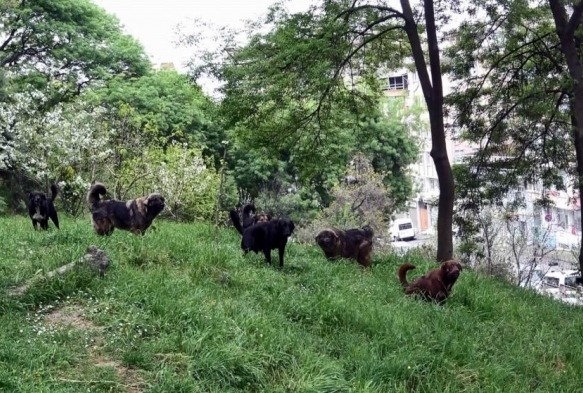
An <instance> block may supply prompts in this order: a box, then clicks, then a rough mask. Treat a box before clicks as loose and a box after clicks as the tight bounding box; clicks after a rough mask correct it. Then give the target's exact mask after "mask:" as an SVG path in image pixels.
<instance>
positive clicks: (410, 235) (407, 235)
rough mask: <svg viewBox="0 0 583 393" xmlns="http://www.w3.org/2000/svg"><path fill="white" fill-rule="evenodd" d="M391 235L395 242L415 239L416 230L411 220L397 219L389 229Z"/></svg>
mask: <svg viewBox="0 0 583 393" xmlns="http://www.w3.org/2000/svg"><path fill="white" fill-rule="evenodd" d="M389 234H390V236H391V239H392V240H393V241H396V240H405V239H408V240H412V239H415V229H414V228H413V221H411V219H410V218H397V219H396V220H395V221H393V223H392V224H391V226H390V228H389Z"/></svg>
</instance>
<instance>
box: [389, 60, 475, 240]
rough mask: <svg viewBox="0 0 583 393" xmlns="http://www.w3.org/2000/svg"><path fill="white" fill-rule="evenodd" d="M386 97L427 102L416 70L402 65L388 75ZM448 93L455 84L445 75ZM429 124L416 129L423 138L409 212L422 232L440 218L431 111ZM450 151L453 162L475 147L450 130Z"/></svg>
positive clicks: (413, 167) (410, 102)
mask: <svg viewBox="0 0 583 393" xmlns="http://www.w3.org/2000/svg"><path fill="white" fill-rule="evenodd" d="M386 81H387V82H386V83H387V84H386V87H385V91H384V93H385V97H386V98H387V99H392V98H402V99H404V104H405V106H406V107H411V106H413V105H414V104H416V103H417V104H423V105H425V99H424V97H423V91H422V89H421V85H420V83H419V78H418V76H417V72H416V71H410V70H408V69H405V68H403V69H401V70H398V71H393V72H391V73H389V74H388V76H387V77H386ZM443 90H444V95H446V94H448V93H449V92H450V91H451V85H450V83H449V81H448V80H447V78H446V77H444V78H443ZM424 120H425V123H426V127H424V128H423V129H422V130H415V131H413V130H412V132H416V133H417V137H418V138H419V140H420V146H419V147H420V149H419V157H418V160H417V162H416V163H415V164H413V165H411V167H410V170H411V173H412V175H413V179H414V184H415V193H414V197H413V199H412V200H411V201H410V204H409V211H408V212H403V213H402V214H401V215H407V214H408V216H409V217H410V218H411V220H412V221H413V223H414V225H415V227H416V229H417V230H418V231H419V232H431V231H433V230H434V228H435V225H436V222H437V201H438V198H439V182H438V179H437V172H436V171H435V165H434V164H433V159H432V158H431V155H430V153H431V132H430V129H429V115H428V114H426V115H425V119H424ZM446 144H447V154H448V157H449V161H450V163H451V164H453V163H454V162H459V160H461V159H462V158H463V157H464V156H465V155H467V154H471V153H472V152H473V151H474V149H473V148H472V147H471V146H469V145H468V144H466V143H459V142H456V141H455V140H454V136H453V135H451V134H450V133H446Z"/></svg>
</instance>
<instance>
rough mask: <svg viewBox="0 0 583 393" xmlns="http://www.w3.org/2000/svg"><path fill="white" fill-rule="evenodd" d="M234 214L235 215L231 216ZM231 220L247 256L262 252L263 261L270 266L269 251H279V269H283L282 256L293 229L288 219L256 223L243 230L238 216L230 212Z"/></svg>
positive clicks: (293, 226)
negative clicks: (250, 253) (251, 253)
mask: <svg viewBox="0 0 583 393" xmlns="http://www.w3.org/2000/svg"><path fill="white" fill-rule="evenodd" d="M233 213H235V214H233ZM230 215H231V220H233V225H235V228H236V229H237V231H238V232H239V233H240V234H241V236H242V239H241V249H242V250H243V251H244V253H245V254H247V253H248V252H249V251H253V252H255V253H256V254H257V253H259V251H263V254H264V255H265V261H266V262H267V263H269V264H270V265H271V250H275V249H276V248H277V249H278V251H279V267H280V268H283V255H284V253H285V246H286V245H287V239H288V238H289V237H290V236H291V234H292V233H293V231H294V229H295V225H294V223H293V221H291V220H288V219H280V218H278V219H275V220H271V221H266V222H258V223H257V224H253V225H251V226H250V227H248V228H245V229H244V228H243V227H242V225H241V221H240V220H239V215H238V214H237V212H236V211H234V210H231V214H230Z"/></svg>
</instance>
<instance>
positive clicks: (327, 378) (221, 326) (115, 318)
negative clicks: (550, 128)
mask: <svg viewBox="0 0 583 393" xmlns="http://www.w3.org/2000/svg"><path fill="white" fill-rule="evenodd" d="M63 221H64V222H63V224H62V228H63V229H62V230H61V231H56V230H52V231H50V232H49V233H42V232H36V233H35V232H34V231H33V230H32V225H31V224H30V222H29V220H28V218H9V219H0V237H1V239H2V243H1V244H0V255H1V256H2V257H1V259H0V272H1V273H2V274H1V275H0V289H1V290H2V293H1V294H0V326H2V329H0V391H10V392H35V393H37V392H51V393H56V392H80V391H91V392H124V391H128V392H140V391H148V392H235V391H248V392H413V391H415V392H432V393H435V392H494V391H504V392H535V391H538V392H580V391H581V389H582V387H581V386H582V382H583V376H582V375H581V372H582V371H583V344H582V343H581V341H582V339H583V311H582V310H581V309H579V308H574V307H572V306H568V305H565V304H561V303H559V302H555V301H552V300H550V299H546V298H544V297H542V296H540V295H536V294H534V293H531V292H527V291H524V290H521V289H518V288H514V287H512V286H509V285H506V284H504V283H500V282H497V281H495V280H488V279H484V278H482V277H478V276H476V275H475V274H473V273H471V272H467V271H464V272H462V275H461V277H460V279H459V281H458V284H457V285H456V287H455V288H454V291H453V295H452V297H451V298H450V300H449V302H448V303H447V305H445V306H444V307H439V306H436V305H431V304H426V303H422V302H419V301H414V300H409V299H405V298H404V297H403V294H402V292H401V289H400V288H399V286H398V285H397V280H396V277H395V272H396V268H397V266H398V265H399V263H401V262H402V260H401V259H399V258H397V257H390V258H381V257H378V256H377V257H376V258H375V259H374V261H373V263H374V266H373V267H372V268H371V269H370V271H367V272H363V271H362V270H361V269H360V268H359V267H358V266H356V265H355V264H352V263H348V262H341V263H336V264H333V263H329V262H327V261H325V260H324V258H323V257H322V255H321V254H320V252H319V251H318V249H316V248H314V247H302V246H299V245H297V244H292V245H291V246H290V247H289V248H288V251H287V255H286V256H287V261H286V266H285V268H284V270H283V271H279V270H278V269H277V268H275V267H271V268H270V267H266V266H265V265H264V263H263V257H262V256H261V255H255V254H251V255H248V256H247V257H242V255H241V252H240V250H239V248H238V247H239V237H238V235H237V234H236V232H235V231H234V230H226V231H223V232H221V246H220V247H219V248H218V249H215V248H214V246H213V241H212V239H213V230H212V228H211V227H210V226H207V225H203V224H199V225H181V224H172V223H165V222H158V223H157V224H156V226H157V228H156V229H155V230H154V231H152V232H150V233H148V234H147V235H146V236H145V237H142V238H139V237H136V236H133V235H131V234H129V233H124V232H121V231H116V232H115V233H114V234H113V236H111V237H110V238H107V239H104V238H98V237H97V236H95V235H94V234H93V232H92V230H91V228H90V225H89V223H88V219H85V220H79V221H72V220H66V219H63ZM89 244H96V245H98V246H99V247H101V248H103V249H104V250H105V251H106V252H107V253H108V254H109V255H110V257H111V258H112V260H113V266H112V267H111V268H110V269H109V270H108V272H107V274H106V277H105V278H104V279H99V278H97V277H92V276H89V275H87V274H85V275H83V274H81V273H73V274H70V275H68V276H66V277H65V278H64V279H56V280H53V281H50V282H45V283H41V284H38V285H36V286H34V287H33V288H32V289H30V290H29V292H27V293H26V294H25V295H23V296H21V297H18V298H13V297H9V296H7V295H5V292H6V289H7V288H8V287H11V286H13V285H15V284H18V283H21V282H22V281H23V280H25V279H27V278H30V277H32V276H33V275H35V274H37V273H38V272H39V271H43V270H50V269H53V268H56V267H58V266H61V265H64V264H65V263H67V262H70V261H72V260H74V259H76V258H78V257H79V256H80V255H82V254H83V251H84V250H85V248H86V247H87V245H89ZM273 255H274V256H275V255H276V253H275V252H274V253H273ZM410 260H412V261H413V262H414V263H417V264H419V267H418V269H417V271H414V274H420V273H421V272H423V271H425V270H426V269H427V268H429V267H432V266H433V265H432V264H430V263H425V262H423V261H420V260H419V258H415V257H411V258H410ZM414 274H412V275H414Z"/></svg>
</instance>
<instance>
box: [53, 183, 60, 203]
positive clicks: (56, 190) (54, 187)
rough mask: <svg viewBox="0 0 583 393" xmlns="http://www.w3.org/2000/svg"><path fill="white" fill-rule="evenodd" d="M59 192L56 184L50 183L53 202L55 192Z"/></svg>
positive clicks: (55, 196) (55, 195)
mask: <svg viewBox="0 0 583 393" xmlns="http://www.w3.org/2000/svg"><path fill="white" fill-rule="evenodd" d="M58 193H59V189H58V188H57V186H56V185H54V184H51V200H52V201H53V202H54V201H55V199H57V194H58Z"/></svg>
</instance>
